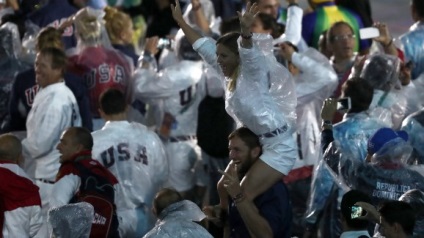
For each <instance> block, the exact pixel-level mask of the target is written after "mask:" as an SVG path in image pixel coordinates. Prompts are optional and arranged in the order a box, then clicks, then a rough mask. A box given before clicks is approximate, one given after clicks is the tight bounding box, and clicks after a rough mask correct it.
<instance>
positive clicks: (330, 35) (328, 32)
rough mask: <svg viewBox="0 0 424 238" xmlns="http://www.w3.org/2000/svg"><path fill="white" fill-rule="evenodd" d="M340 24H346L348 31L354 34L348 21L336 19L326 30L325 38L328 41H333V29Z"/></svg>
mask: <svg viewBox="0 0 424 238" xmlns="http://www.w3.org/2000/svg"><path fill="white" fill-rule="evenodd" d="M340 26H347V27H349V29H350V31H351V32H352V34H355V31H354V30H353V28H352V27H351V26H350V25H349V23H347V22H344V21H338V22H335V23H334V24H333V25H331V27H330V28H329V29H328V30H327V39H328V40H329V41H330V42H334V37H335V36H334V29H336V28H337V27H340Z"/></svg>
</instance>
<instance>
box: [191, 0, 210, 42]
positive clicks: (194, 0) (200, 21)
mask: <svg viewBox="0 0 424 238" xmlns="http://www.w3.org/2000/svg"><path fill="white" fill-rule="evenodd" d="M191 11H192V12H193V15H194V19H195V22H196V25H197V26H198V27H199V28H200V29H201V30H202V32H204V33H207V34H210V33H211V29H210V28H209V24H210V22H209V20H208V19H207V18H206V16H205V13H204V10H203V9H202V4H201V3H200V0H191Z"/></svg>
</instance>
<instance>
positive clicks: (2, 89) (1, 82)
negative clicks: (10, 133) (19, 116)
mask: <svg viewBox="0 0 424 238" xmlns="http://www.w3.org/2000/svg"><path fill="white" fill-rule="evenodd" d="M0 43H1V44H0V72H1V74H0V125H1V126H2V127H3V126H4V125H3V124H4V123H5V121H6V117H7V114H8V104H9V98H10V93H11V90H12V84H13V80H14V78H15V76H16V75H17V74H18V73H19V72H20V71H23V70H25V69H27V68H29V65H27V64H25V63H23V62H22V61H20V59H19V57H20V54H21V40H20V37H19V31H18V27H17V26H16V25H15V24H13V23H10V22H8V23H6V24H4V25H3V26H1V27H0Z"/></svg>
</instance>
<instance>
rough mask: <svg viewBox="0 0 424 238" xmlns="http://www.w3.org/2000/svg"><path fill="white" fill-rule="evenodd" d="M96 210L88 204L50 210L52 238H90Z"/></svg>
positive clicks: (49, 219) (69, 205) (83, 203)
mask: <svg viewBox="0 0 424 238" xmlns="http://www.w3.org/2000/svg"><path fill="white" fill-rule="evenodd" d="M93 220H94V208H93V206H92V205H91V204H89V203H86V202H81V203H75V204H68V205H64V206H60V207H56V208H52V209H50V210H49V216H48V221H49V227H50V234H51V236H50V237H52V238H88V237H90V231H91V223H92V221H93Z"/></svg>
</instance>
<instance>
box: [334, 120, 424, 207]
mask: <svg viewBox="0 0 424 238" xmlns="http://www.w3.org/2000/svg"><path fill="white" fill-rule="evenodd" d="M411 152H412V147H411V146H410V144H409V143H408V134H407V133H406V132H405V131H394V130H392V129H390V128H381V129H379V130H378V131H377V132H376V133H375V134H374V135H373V136H372V137H371V138H370V139H369V140H368V155H367V158H366V162H367V163H363V162H359V161H354V160H350V159H349V158H345V157H343V156H341V157H340V161H339V163H338V164H339V168H338V169H339V176H338V179H339V183H341V184H344V185H346V186H348V187H350V188H353V189H359V190H361V191H363V192H367V193H368V194H370V195H371V199H372V203H373V205H375V206H376V205H379V204H381V203H382V202H384V201H387V200H397V199H399V197H400V196H401V195H402V194H403V193H405V192H406V191H408V190H410V189H421V190H422V189H424V184H423V183H422V181H423V179H424V176H423V175H424V173H423V170H422V169H421V170H420V169H415V170H411V168H409V167H408V166H407V164H406V161H407V160H408V158H409V156H410V154H411Z"/></svg>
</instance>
